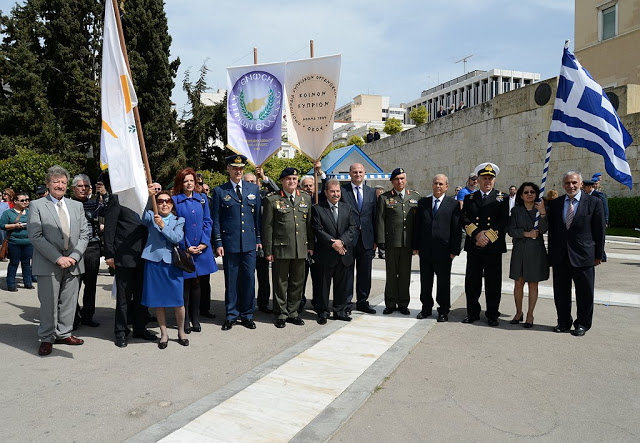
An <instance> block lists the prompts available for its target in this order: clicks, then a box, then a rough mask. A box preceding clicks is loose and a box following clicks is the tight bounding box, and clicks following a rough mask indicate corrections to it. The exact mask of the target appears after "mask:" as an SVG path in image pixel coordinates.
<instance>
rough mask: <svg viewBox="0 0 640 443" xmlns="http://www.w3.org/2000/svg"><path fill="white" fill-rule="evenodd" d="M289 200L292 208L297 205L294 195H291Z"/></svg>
mask: <svg viewBox="0 0 640 443" xmlns="http://www.w3.org/2000/svg"><path fill="white" fill-rule="evenodd" d="M289 200H290V201H291V206H295V205H296V203H295V199H294V198H293V194H291V195H290V196H289Z"/></svg>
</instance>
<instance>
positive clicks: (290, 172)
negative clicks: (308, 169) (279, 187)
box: [278, 168, 300, 180]
mask: <svg viewBox="0 0 640 443" xmlns="http://www.w3.org/2000/svg"><path fill="white" fill-rule="evenodd" d="M289 175H300V173H299V172H298V170H297V169H296V168H285V169H283V170H282V172H281V173H280V178H279V179H278V180H282V179H283V178H285V177H288V176H289Z"/></svg>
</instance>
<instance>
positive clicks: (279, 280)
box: [271, 258, 306, 320]
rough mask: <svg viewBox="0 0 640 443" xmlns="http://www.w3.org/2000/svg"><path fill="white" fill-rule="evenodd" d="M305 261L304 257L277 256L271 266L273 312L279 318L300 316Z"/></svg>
mask: <svg viewBox="0 0 640 443" xmlns="http://www.w3.org/2000/svg"><path fill="white" fill-rule="evenodd" d="M305 261H306V260H305V259H304V258H295V259H286V258H276V259H275V261H274V262H273V265H272V266H271V277H272V281H273V313H274V314H275V316H276V317H277V318H278V319H283V320H285V319H287V318H296V317H297V316H298V308H299V307H300V297H301V296H302V285H303V284H304V263H305Z"/></svg>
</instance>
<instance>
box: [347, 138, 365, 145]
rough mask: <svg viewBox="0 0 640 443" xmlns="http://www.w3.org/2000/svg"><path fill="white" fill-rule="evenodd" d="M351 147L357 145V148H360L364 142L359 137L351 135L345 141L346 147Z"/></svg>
mask: <svg viewBox="0 0 640 443" xmlns="http://www.w3.org/2000/svg"><path fill="white" fill-rule="evenodd" d="M351 145H357V146H358V148H361V147H362V145H364V140H363V139H362V137H360V136H359V135H352V136H351V137H349V140H347V146H351Z"/></svg>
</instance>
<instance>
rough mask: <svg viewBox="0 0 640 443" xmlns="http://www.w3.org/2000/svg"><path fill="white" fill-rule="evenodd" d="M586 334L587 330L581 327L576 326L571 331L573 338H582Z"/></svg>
mask: <svg viewBox="0 0 640 443" xmlns="http://www.w3.org/2000/svg"><path fill="white" fill-rule="evenodd" d="M586 333H587V328H585V327H584V326H581V325H577V326H576V327H575V328H574V329H573V331H571V335H573V336H574V337H582V336H583V335H584V334H586Z"/></svg>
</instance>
